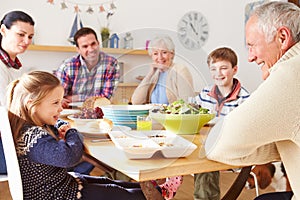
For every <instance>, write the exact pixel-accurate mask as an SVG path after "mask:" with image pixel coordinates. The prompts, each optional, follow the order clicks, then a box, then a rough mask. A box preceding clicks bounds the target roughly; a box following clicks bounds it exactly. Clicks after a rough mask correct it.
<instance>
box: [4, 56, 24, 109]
mask: <svg viewBox="0 0 300 200" xmlns="http://www.w3.org/2000/svg"><path fill="white" fill-rule="evenodd" d="M22 73H23V72H22V71H21V69H20V70H18V69H14V68H10V67H7V66H6V65H5V64H4V63H3V62H2V61H0V106H5V105H6V88H7V86H8V84H9V83H10V82H11V81H13V80H15V79H17V78H19V77H20V76H21V75H22Z"/></svg>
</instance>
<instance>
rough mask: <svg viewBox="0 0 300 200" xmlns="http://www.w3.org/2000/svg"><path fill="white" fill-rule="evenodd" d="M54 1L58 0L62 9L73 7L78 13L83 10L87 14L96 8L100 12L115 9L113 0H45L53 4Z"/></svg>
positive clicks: (109, 11)
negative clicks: (98, 0)
mask: <svg viewBox="0 0 300 200" xmlns="http://www.w3.org/2000/svg"><path fill="white" fill-rule="evenodd" d="M54 1H60V7H61V9H62V10H65V9H67V8H71V7H74V12H75V13H79V12H81V10H84V11H85V12H86V13H88V14H93V13H94V11H95V10H98V11H99V12H100V13H103V12H106V13H114V11H115V10H116V9H117V7H116V5H115V3H114V2H113V0H111V1H106V2H101V3H95V4H91V3H79V2H76V0H47V3H49V4H51V5H54V4H55V2H54Z"/></svg>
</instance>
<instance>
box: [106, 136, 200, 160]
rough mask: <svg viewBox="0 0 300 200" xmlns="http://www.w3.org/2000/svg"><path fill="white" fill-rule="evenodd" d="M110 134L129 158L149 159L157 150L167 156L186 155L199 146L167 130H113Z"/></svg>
mask: <svg viewBox="0 0 300 200" xmlns="http://www.w3.org/2000/svg"><path fill="white" fill-rule="evenodd" d="M108 134H109V136H110V138H111V140H112V141H113V142H114V143H115V145H116V147H117V148H119V149H121V150H122V151H124V153H125V154H126V156H127V157H128V158H129V159H147V158H150V157H152V156H153V155H154V154H155V153H156V152H157V151H161V153H162V155H163V156H164V157H166V158H178V157H186V156H188V155H190V154H191V153H192V152H193V151H194V150H195V149H196V148H197V146H196V145H195V144H194V143H192V142H190V141H188V140H186V139H184V138H183V137H181V136H179V135H176V134H173V133H171V132H168V131H165V130H155V131H125V132H121V131H111V132H109V133H108Z"/></svg>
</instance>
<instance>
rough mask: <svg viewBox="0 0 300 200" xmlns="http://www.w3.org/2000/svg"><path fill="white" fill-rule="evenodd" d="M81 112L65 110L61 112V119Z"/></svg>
mask: <svg viewBox="0 0 300 200" xmlns="http://www.w3.org/2000/svg"><path fill="white" fill-rule="evenodd" d="M79 112H80V110H76V109H63V111H61V112H60V117H66V116H68V115H74V114H76V113H79Z"/></svg>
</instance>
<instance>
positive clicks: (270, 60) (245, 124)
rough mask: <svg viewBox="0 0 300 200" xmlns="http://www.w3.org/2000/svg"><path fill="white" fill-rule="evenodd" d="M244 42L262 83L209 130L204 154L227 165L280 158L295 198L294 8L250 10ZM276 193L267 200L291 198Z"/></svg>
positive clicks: (299, 21)
mask: <svg viewBox="0 0 300 200" xmlns="http://www.w3.org/2000/svg"><path fill="white" fill-rule="evenodd" d="M246 41H247V45H248V47H249V57H248V59H249V61H250V62H256V63H257V64H258V65H259V66H261V70H262V72H263V79H265V81H264V82H263V83H262V84H261V85H260V86H259V87H258V88H257V90H256V91H255V92H254V93H253V94H252V96H251V97H250V98H248V100H247V101H245V102H244V103H243V104H242V105H241V106H239V107H238V108H236V109H235V110H233V111H232V112H231V113H229V114H228V115H227V116H226V117H225V118H224V120H222V121H220V123H217V124H216V125H215V127H214V128H213V129H212V130H211V132H210V134H209V136H208V138H207V141H206V144H205V150H206V154H207V157H208V158H209V159H212V160H217V161H220V162H224V163H227V164H232V165H253V164H265V163H268V162H272V161H275V160H281V161H282V162H283V164H284V166H285V168H286V172H287V176H288V178H289V181H290V184H291V188H292V190H293V195H294V196H293V199H300V181H299V175H298V174H299V172H298V167H299V166H300V93H299V92H300V42H299V41H300V8H299V7H297V6H296V5H294V4H292V3H288V2H270V3H267V4H264V5H262V6H260V7H258V8H256V9H255V10H254V12H253V14H252V15H251V17H250V18H249V20H248V22H247V24H246ZM278 195H280V194H275V195H274V196H273V197H272V199H273V200H274V199H291V198H292V197H291V196H292V193H284V194H283V197H282V196H278ZM260 199H269V198H268V197H266V198H264V197H261V198H260Z"/></svg>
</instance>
